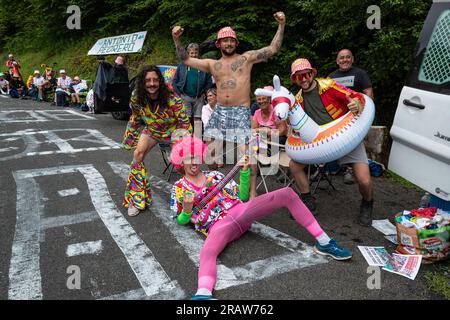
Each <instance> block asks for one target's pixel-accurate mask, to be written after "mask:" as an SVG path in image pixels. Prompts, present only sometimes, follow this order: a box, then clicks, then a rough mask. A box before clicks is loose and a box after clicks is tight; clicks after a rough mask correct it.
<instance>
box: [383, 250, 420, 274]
mask: <svg viewBox="0 0 450 320" xmlns="http://www.w3.org/2000/svg"><path fill="white" fill-rule="evenodd" d="M421 262H422V256H421V255H405V254H396V253H393V254H392V256H391V258H390V259H389V261H388V262H387V264H386V265H385V266H384V267H383V270H386V271H388V272H392V273H396V274H399V275H401V276H404V277H407V278H408V279H411V280H414V279H415V278H416V276H417V273H418V272H419V269H420V263H421Z"/></svg>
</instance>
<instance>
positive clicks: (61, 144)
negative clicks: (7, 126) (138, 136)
mask: <svg viewBox="0 0 450 320" xmlns="http://www.w3.org/2000/svg"><path fill="white" fill-rule="evenodd" d="M59 133H64V135H67V133H72V134H73V135H75V137H72V138H66V139H63V138H61V137H60V136H59ZM39 136H43V137H44V139H45V140H44V141H38V139H37V137H39ZM2 137H6V139H1V138H2ZM11 137H12V138H14V139H17V138H16V137H18V138H19V139H22V140H23V142H24V144H25V150H24V151H22V152H20V153H17V154H14V155H9V156H5V157H2V158H0V161H6V160H15V159H20V158H23V157H31V156H43V155H53V154H75V153H80V152H85V151H98V150H111V149H120V144H119V143H117V142H115V141H114V140H112V139H110V138H108V137H106V136H105V135H103V134H102V133H101V132H100V131H98V130H95V129H56V130H42V131H33V130H29V129H27V130H21V131H16V132H11V133H3V134H0V143H1V142H3V141H7V140H10V139H11ZM71 141H77V142H79V141H85V142H88V143H90V144H97V145H98V146H96V147H85V148H74V147H73V146H72V145H71V144H70V142H71ZM44 144H52V145H54V146H55V147H56V148H57V150H45V151H39V149H40V148H42V147H43V145H44ZM15 148H16V149H18V147H15ZM0 150H1V149H0Z"/></svg>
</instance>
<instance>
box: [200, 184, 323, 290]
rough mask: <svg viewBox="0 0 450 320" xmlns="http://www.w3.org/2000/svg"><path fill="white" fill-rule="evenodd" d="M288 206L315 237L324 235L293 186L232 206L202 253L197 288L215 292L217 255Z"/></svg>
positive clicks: (218, 223) (208, 239) (211, 233)
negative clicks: (261, 222)
mask: <svg viewBox="0 0 450 320" xmlns="http://www.w3.org/2000/svg"><path fill="white" fill-rule="evenodd" d="M280 208H288V209H289V211H290V212H291V214H292V215H293V216H294V218H295V220H296V221H297V223H298V224H300V225H302V226H303V227H305V228H306V229H307V230H308V232H309V233H311V235H312V236H313V237H314V238H317V237H318V236H320V235H321V234H323V232H324V231H323V230H322V228H321V227H320V226H319V224H318V223H317V220H316V219H315V218H314V216H313V215H312V213H311V212H310V211H309V209H308V208H307V207H306V206H305V205H304V204H303V202H302V201H301V200H300V198H299V197H298V195H297V194H296V193H295V191H294V190H292V189H291V188H289V187H288V188H283V189H279V190H276V191H272V192H270V193H266V194H264V195H261V196H258V197H256V198H255V199H253V200H251V201H249V202H246V203H240V204H238V205H236V206H235V207H233V208H231V210H230V211H229V212H228V215H227V217H226V218H225V219H223V220H220V221H217V222H216V223H215V224H214V226H212V228H211V230H210V231H209V234H208V237H207V238H206V241H205V244H204V246H203V248H202V250H201V252H200V269H199V272H198V288H206V289H208V290H209V291H211V292H212V291H213V289H214V285H215V283H216V279H217V266H216V264H217V257H218V256H219V254H220V253H221V252H222V251H223V249H225V247H226V246H227V244H228V243H230V242H231V241H234V240H236V239H238V238H239V237H241V236H242V234H244V233H245V232H246V231H247V230H248V229H249V228H250V226H251V225H252V223H253V222H254V221H255V220H258V219H261V218H264V217H266V216H268V215H270V214H271V213H273V212H274V211H275V210H277V209H280Z"/></svg>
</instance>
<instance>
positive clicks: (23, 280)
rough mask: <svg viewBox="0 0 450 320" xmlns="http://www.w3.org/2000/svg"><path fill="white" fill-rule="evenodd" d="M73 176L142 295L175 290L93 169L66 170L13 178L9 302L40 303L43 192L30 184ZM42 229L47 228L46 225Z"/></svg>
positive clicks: (19, 173) (24, 172)
mask: <svg viewBox="0 0 450 320" xmlns="http://www.w3.org/2000/svg"><path fill="white" fill-rule="evenodd" d="M75 172H79V173H81V174H82V175H83V176H84V178H85V179H86V182H87V185H88V189H89V192H90V196H91V200H92V203H93V205H94V208H95V209H96V211H97V213H98V215H99V216H100V218H101V219H102V221H103V223H104V224H105V226H106V228H107V229H108V231H109V232H110V234H111V236H112V238H113V240H114V241H115V242H116V244H117V245H118V247H119V248H120V250H121V251H122V252H123V254H124V256H125V258H126V259H127V261H128V263H129V265H130V266H131V268H132V270H133V272H134V274H135V275H136V278H137V280H138V281H139V283H140V284H141V287H142V288H143V290H144V292H145V294H146V295H147V296H154V295H157V294H159V293H160V292H162V290H163V291H170V290H175V289H177V288H179V287H178V283H177V282H176V281H172V280H171V279H170V278H169V276H168V275H167V274H166V272H165V271H164V269H163V268H162V266H161V265H160V264H159V263H158V261H157V260H156V259H155V257H154V255H153V253H152V252H151V251H150V249H149V248H148V247H147V246H146V245H145V243H144V242H143V241H142V239H141V238H140V237H139V236H138V235H137V234H136V232H135V231H134V229H133V228H132V227H131V225H130V224H129V223H128V221H127V220H126V219H125V217H124V216H123V215H122V213H121V212H120V211H119V210H118V209H117V207H116V205H115V204H114V202H113V201H112V199H111V196H110V194H109V191H108V188H107V186H106V182H105V180H104V179H103V177H102V176H101V174H100V173H99V172H98V171H97V170H96V169H95V168H94V167H93V166H92V165H81V166H64V167H53V168H44V169H36V170H21V171H16V172H14V173H13V176H14V179H15V180H16V185H17V222H16V231H15V236H14V241H13V248H12V255H11V263H10V269H9V290H8V297H9V299H25V300H27V299H42V283H41V273H40V262H39V261H40V244H39V232H40V231H39V222H40V221H39V219H40V216H42V212H41V211H42V209H43V205H42V204H41V201H42V197H41V191H40V189H39V186H38V184H37V182H36V181H35V179H34V178H36V177H41V176H50V175H62V174H69V173H75ZM46 225H47V226H49V225H50V224H49V222H47V224H46ZM65 228H66V227H65Z"/></svg>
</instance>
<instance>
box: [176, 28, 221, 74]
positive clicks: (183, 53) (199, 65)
mask: <svg viewBox="0 0 450 320" xmlns="http://www.w3.org/2000/svg"><path fill="white" fill-rule="evenodd" d="M183 31H184V29H183V28H181V27H180V26H176V27H174V28H173V29H172V38H173V42H174V43H175V48H176V52H177V55H178V58H180V60H181V61H182V62H183V63H184V64H185V65H187V66H188V67H192V68H195V69H198V70H200V71H204V72H208V73H211V69H210V65H212V63H214V62H215V61H214V60H212V59H196V58H191V57H189V54H188V52H187V50H186V49H185V48H184V47H183V45H182V44H181V41H180V37H181V35H182V34H183Z"/></svg>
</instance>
